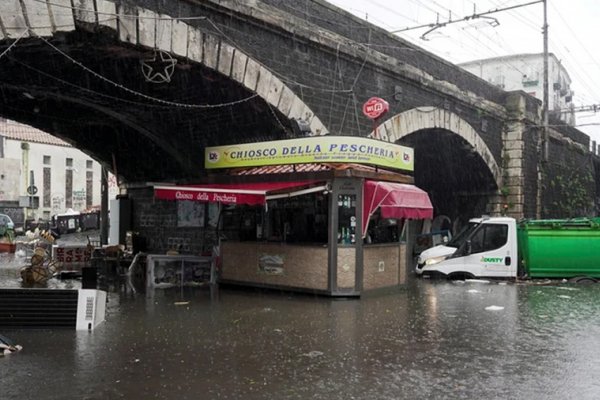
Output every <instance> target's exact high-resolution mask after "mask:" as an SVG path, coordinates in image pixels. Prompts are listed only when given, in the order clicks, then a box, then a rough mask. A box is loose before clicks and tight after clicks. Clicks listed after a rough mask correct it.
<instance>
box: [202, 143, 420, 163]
mask: <svg viewBox="0 0 600 400" xmlns="http://www.w3.org/2000/svg"><path fill="white" fill-rule="evenodd" d="M204 160H205V161H204V167H205V168H207V169H213V168H237V167H255V166H263V165H280V164H307V163H359V164H372V165H377V166H381V167H387V168H395V169H401V170H405V171H413V170H414V158H413V149H412V148H410V147H405V146H400V145H397V144H394V143H390V142H384V141H381V140H375V139H369V138H363V137H355V136H314V137H308V138H300V139H289V140H277V141H271V142H258V143H245V144H232V145H228V146H216V147H207V148H206V151H205V154H204Z"/></svg>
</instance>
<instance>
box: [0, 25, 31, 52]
mask: <svg viewBox="0 0 600 400" xmlns="http://www.w3.org/2000/svg"><path fill="white" fill-rule="evenodd" d="M27 32H28V29H25V30H24V31H23V32H21V34H20V35H19V37H18V38H17V39H16V40H15V41H14V42H12V43H11V44H10V46H8V48H7V49H6V50H4V51H3V52H2V54H0V58H2V57H4V56H5V55H6V54H7V53H8V52H9V51H10V50H11V49H12V48H13V47H15V45H16V44H17V43H19V40H21V39H22V38H23V37H24V36H25V34H26V33H27Z"/></svg>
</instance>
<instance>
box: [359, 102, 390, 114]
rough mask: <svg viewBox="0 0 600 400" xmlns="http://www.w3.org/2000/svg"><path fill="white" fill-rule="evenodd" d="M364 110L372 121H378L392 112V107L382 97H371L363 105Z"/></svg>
mask: <svg viewBox="0 0 600 400" xmlns="http://www.w3.org/2000/svg"><path fill="white" fill-rule="evenodd" d="M362 110H363V114H365V115H366V116H367V117H369V118H370V119H377V118H379V117H381V116H382V115H383V114H385V113H386V112H388V111H389V110H390V105H389V103H388V102H387V101H385V100H384V99H382V98H380V97H371V98H370V99H369V100H367V101H366V102H365V104H363V109H362Z"/></svg>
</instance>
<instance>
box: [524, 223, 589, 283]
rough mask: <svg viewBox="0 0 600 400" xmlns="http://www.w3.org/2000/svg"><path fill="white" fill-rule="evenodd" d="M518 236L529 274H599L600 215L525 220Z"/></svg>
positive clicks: (540, 276)
mask: <svg viewBox="0 0 600 400" xmlns="http://www.w3.org/2000/svg"><path fill="white" fill-rule="evenodd" d="M517 237H518V244H519V253H520V259H521V261H522V268H523V272H525V274H526V275H527V276H528V277H530V278H573V277H578V276H588V277H593V278H600V218H576V219H547V220H525V221H521V222H519V224H518V228H517Z"/></svg>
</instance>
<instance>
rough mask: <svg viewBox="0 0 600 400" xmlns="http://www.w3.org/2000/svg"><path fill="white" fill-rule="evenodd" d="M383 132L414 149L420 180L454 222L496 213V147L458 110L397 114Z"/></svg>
mask: <svg viewBox="0 0 600 400" xmlns="http://www.w3.org/2000/svg"><path fill="white" fill-rule="evenodd" d="M377 133H378V136H379V137H380V138H382V139H384V140H389V141H390V142H396V143H400V144H403V145H406V146H409V147H412V148H414V154H415V183H416V185H417V186H419V187H420V188H422V189H423V190H426V191H427V193H428V194H429V196H430V198H431V200H432V203H433V206H434V212H435V214H436V215H447V216H449V217H450V218H451V219H452V223H453V226H454V227H456V226H460V225H462V224H464V223H466V221H467V220H468V218H471V217H476V216H481V215H482V214H484V213H486V212H489V211H490V206H491V205H492V202H493V201H494V200H496V199H495V198H494V197H495V196H496V195H497V193H498V189H499V187H500V185H501V173H500V168H499V167H498V164H497V163H496V161H495V158H494V156H493V155H492V153H491V151H490V149H489V148H488V146H487V145H486V143H485V142H484V141H483V139H482V138H481V137H480V135H479V134H478V133H477V131H475V129H473V127H472V126H471V125H470V124H469V123H468V122H467V121H465V120H463V119H462V118H460V117H459V116H458V115H457V114H454V113H452V112H450V111H447V110H444V109H439V108H435V107H419V108H414V109H411V110H408V111H405V112H402V113H400V114H396V115H394V116H392V117H391V118H389V119H388V120H387V121H385V122H384V123H383V124H382V125H380V127H379V128H378V129H377Z"/></svg>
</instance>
